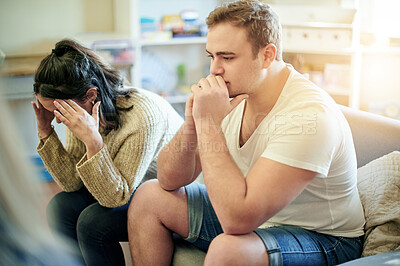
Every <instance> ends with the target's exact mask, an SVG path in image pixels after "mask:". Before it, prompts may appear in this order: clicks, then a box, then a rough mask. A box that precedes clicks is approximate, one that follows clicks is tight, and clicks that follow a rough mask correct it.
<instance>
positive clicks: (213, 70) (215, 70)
mask: <svg viewBox="0 0 400 266" xmlns="http://www.w3.org/2000/svg"><path fill="white" fill-rule="evenodd" d="M210 74H212V75H215V76H217V75H222V74H224V68H223V67H222V65H221V63H220V61H219V60H218V59H214V60H213V61H211V65H210Z"/></svg>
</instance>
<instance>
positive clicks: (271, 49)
mask: <svg viewBox="0 0 400 266" xmlns="http://www.w3.org/2000/svg"><path fill="white" fill-rule="evenodd" d="M261 51H262V53H263V59H264V61H263V67H264V68H268V67H269V66H270V65H271V64H272V62H274V61H275V58H276V46H275V44H273V43H269V44H267V45H266V46H265V47H264V48H261Z"/></svg>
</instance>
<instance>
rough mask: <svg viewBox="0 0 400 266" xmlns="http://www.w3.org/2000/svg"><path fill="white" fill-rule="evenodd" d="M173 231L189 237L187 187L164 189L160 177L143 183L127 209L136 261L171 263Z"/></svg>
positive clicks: (140, 263) (140, 262) (156, 263)
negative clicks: (172, 189)
mask: <svg viewBox="0 0 400 266" xmlns="http://www.w3.org/2000/svg"><path fill="white" fill-rule="evenodd" d="M172 232H176V233H177V234H179V235H181V236H183V237H186V236H188V234H189V217H188V206H187V198H186V192H185V189H184V188H180V189H178V190H175V191H165V190H164V189H162V188H161V187H160V185H159V184H158V181H157V180H152V181H148V182H146V183H144V184H142V185H141V186H140V187H139V188H138V189H137V191H136V192H135V194H134V196H133V199H132V202H131V204H130V207H129V210H128V233H129V246H130V250H131V255H132V260H133V263H134V265H146V266H151V265H157V266H159V265H170V264H171V261H172V255H173V252H174V243H173V240H172Z"/></svg>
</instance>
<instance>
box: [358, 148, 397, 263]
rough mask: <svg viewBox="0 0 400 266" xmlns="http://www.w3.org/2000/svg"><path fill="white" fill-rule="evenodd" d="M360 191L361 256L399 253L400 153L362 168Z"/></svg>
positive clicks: (393, 153) (359, 170) (359, 176)
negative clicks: (362, 235) (361, 218)
mask: <svg viewBox="0 0 400 266" xmlns="http://www.w3.org/2000/svg"><path fill="white" fill-rule="evenodd" d="M358 190H359V193H360V198H361V202H362V204H363V207H364V213H365V220H366V224H365V241H364V249H363V253H362V256H370V255H375V254H379V253H383V252H389V251H392V250H396V249H400V152H399V151H395V152H392V153H389V154H387V155H385V156H382V157H380V158H378V159H376V160H374V161H372V162H370V163H368V164H366V165H364V166H363V167H360V168H359V169H358Z"/></svg>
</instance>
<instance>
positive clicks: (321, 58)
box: [114, 0, 362, 109]
mask: <svg viewBox="0 0 400 266" xmlns="http://www.w3.org/2000/svg"><path fill="white" fill-rule="evenodd" d="M171 1H173V3H169V5H167V4H166V3H159V2H157V3H156V2H155V1H152V0H150V1H144V0H118V1H114V12H118V16H115V17H116V19H117V21H116V22H115V28H116V33H118V34H122V35H123V34H125V35H126V36H128V37H129V38H130V39H131V40H132V42H133V44H134V50H135V63H134V65H133V67H132V70H131V77H132V84H133V85H134V86H136V87H146V85H147V83H146V77H145V76H146V73H144V72H145V68H144V63H148V62H147V61H146V60H147V59H148V54H150V55H151V56H154V58H157V59H158V60H160V64H161V65H163V66H164V69H163V70H162V71H167V72H168V73H167V74H165V75H164V76H169V77H172V76H176V67H177V65H178V64H180V63H182V64H184V65H185V66H186V70H187V76H188V77H187V85H190V84H192V83H195V82H197V80H198V79H200V78H201V77H203V76H204V75H206V69H207V64H208V59H207V57H206V54H205V52H204V48H205V43H206V37H189V38H173V39H170V40H162V41H159V40H158V41H153V40H143V39H141V25H140V17H142V16H145V17H146V16H153V17H157V18H158V19H159V18H161V16H162V15H165V14H168V13H169V14H171V13H178V12H179V11H180V10H176V6H179V7H181V8H182V9H184V8H185V6H189V7H192V6H193V8H195V9H196V8H200V7H202V6H203V5H208V6H209V9H210V10H208V11H207V12H205V11H204V10H203V14H201V16H200V17H203V18H204V17H205V16H206V15H207V14H208V12H209V11H211V10H212V9H213V8H214V7H215V6H216V5H218V4H220V3H222V2H225V0H207V1H205V2H204V1H201V0H194V1H193V2H191V3H189V4H188V3H187V2H186V1H184V0H171ZM264 1H265V2H267V3H269V4H271V6H272V7H273V9H274V10H275V11H276V12H277V13H278V15H279V17H280V21H281V24H282V26H283V53H284V59H285V61H286V62H288V63H291V64H293V66H294V67H295V68H296V69H297V70H298V71H300V72H302V73H304V74H306V75H308V76H309V77H310V79H311V80H313V81H314V82H316V83H317V84H318V85H320V87H322V88H324V89H326V90H327V91H328V93H330V94H331V95H332V97H333V98H334V99H335V100H336V101H337V102H338V103H340V104H344V105H348V106H351V107H353V108H357V109H358V108H359V105H360V103H359V98H360V97H359V87H360V75H361V58H362V52H361V49H360V45H359V40H360V37H359V35H360V32H359V15H358V6H359V2H358V1H359V0H335V1H333V0H332V1H323V2H322V3H321V1H318V0H307V1H302V0H291V1H288V0H272V1H268V0H264ZM154 5H160V6H158V7H157V8H154ZM196 5H197V6H196ZM173 6H174V7H173ZM167 7H168V8H172V7H173V8H174V10H172V11H171V10H167V9H168V8H167ZM115 14H117V13H115ZM189 55H190V56H189ZM146 56H147V57H146ZM192 57H193V58H192ZM144 58H146V60H145V61H146V62H144V61H143V60H144ZM162 71H158V72H157V71H156V70H154V75H153V73H151V75H150V74H149V75H147V76H151V77H152V78H153V77H154V78H161V76H162V73H161V72H162ZM332 79H333V80H335V79H336V81H335V82H338V84H335V83H334V82H332ZM329 80H331V81H329ZM345 81H346V84H344V82H345ZM329 82H330V83H329ZM173 83H176V77H175V80H172V79H171V80H169V81H166V82H165V83H164V84H163V83H162V82H161V84H163V85H162V87H163V88H156V89H155V90H156V91H157V92H159V93H160V94H163V95H166V97H168V99H169V100H170V101H171V102H172V103H179V102H181V101H184V100H185V97H184V96H182V95H180V94H178V95H174V93H171V91H173V90H174V89H175V88H174V89H171V87H170V86H174V85H172V84H173ZM164 85H165V88H164ZM159 87H160V86H159ZM175 87H176V86H175ZM164 89H165V91H163V90H164Z"/></svg>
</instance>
